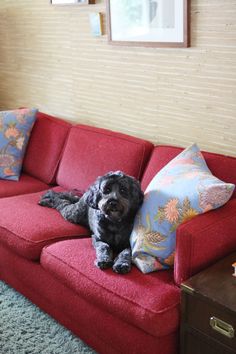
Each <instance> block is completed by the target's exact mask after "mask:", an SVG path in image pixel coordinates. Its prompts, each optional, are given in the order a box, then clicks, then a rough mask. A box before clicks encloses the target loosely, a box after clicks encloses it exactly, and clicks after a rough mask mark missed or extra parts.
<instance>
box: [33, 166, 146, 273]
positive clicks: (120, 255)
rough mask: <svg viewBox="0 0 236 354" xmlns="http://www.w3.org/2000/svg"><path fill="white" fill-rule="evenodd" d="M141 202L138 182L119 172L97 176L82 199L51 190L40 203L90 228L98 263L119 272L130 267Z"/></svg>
mask: <svg viewBox="0 0 236 354" xmlns="http://www.w3.org/2000/svg"><path fill="white" fill-rule="evenodd" d="M142 202H143V192H142V191H141V188H140V184H139V182H138V181H137V180H136V179H135V178H133V177H130V176H127V175H125V174H124V173H122V172H121V171H116V172H109V173H107V174H106V175H104V176H102V177H98V179H97V180H96V181H95V183H94V184H93V185H91V187H90V188H89V189H88V190H87V192H85V193H84V194H83V196H82V197H81V198H79V197H78V196H76V195H74V194H73V193H60V192H59V193H58V192H54V191H52V190H49V191H48V192H46V194H44V195H43V196H42V197H41V200H40V201H39V204H40V205H42V206H46V207H49V208H54V209H57V210H58V211H59V212H60V213H61V215H62V216H63V217H64V219H66V220H68V221H70V222H72V223H75V224H80V225H83V226H86V227H89V228H90V230H91V232H92V241H93V246H94V248H95V251H96V260H95V264H96V266H97V267H99V268H100V269H106V268H109V267H112V268H113V270H114V271H115V272H116V273H121V274H124V273H128V272H129V271H130V269H131V250H130V243H129V237H130V234H131V231H132V227H133V221H134V217H135V214H136V212H137V210H138V208H139V206H140V205H141V204H142ZM113 253H114V254H113ZM114 255H115V256H116V257H115V259H113V257H114Z"/></svg>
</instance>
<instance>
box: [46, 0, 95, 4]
mask: <svg viewBox="0 0 236 354" xmlns="http://www.w3.org/2000/svg"><path fill="white" fill-rule="evenodd" d="M51 4H52V5H67V4H78V5H90V4H95V0H51Z"/></svg>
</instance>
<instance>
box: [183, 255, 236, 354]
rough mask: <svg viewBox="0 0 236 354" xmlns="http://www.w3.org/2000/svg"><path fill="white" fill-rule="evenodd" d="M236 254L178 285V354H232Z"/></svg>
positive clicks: (235, 322) (235, 319) (235, 329)
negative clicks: (234, 264)
mask: <svg viewBox="0 0 236 354" xmlns="http://www.w3.org/2000/svg"><path fill="white" fill-rule="evenodd" d="M235 261H236V252H234V253H232V254H230V255H229V256H227V257H226V258H224V259H222V260H220V261H219V262H217V263H216V264H214V265H213V266H211V267H209V268H207V269H206V270H204V271H203V272H200V273H198V274H197V275H195V276H193V277H192V278H190V279H189V280H187V281H185V282H184V283H182V284H181V316H182V318H181V354H233V353H234V354H236V277H234V276H233V275H232V274H233V272H234V269H233V267H232V264H233V263H234V262H235Z"/></svg>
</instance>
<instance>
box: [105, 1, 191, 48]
mask: <svg viewBox="0 0 236 354" xmlns="http://www.w3.org/2000/svg"><path fill="white" fill-rule="evenodd" d="M189 8H190V0H107V13H108V39H109V42H111V43H112V44H119V45H133V46H150V47H188V46H189Z"/></svg>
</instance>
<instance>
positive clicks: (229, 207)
mask: <svg viewBox="0 0 236 354" xmlns="http://www.w3.org/2000/svg"><path fill="white" fill-rule="evenodd" d="M235 232H236V198H234V199H231V200H230V201H229V202H228V203H227V204H225V205H224V206H223V207H221V208H219V209H216V210H213V211H210V212H208V213H205V214H202V215H198V216H197V217H196V218H193V219H192V220H190V221H188V222H186V223H184V224H182V225H180V226H179V227H178V229H177V234H176V255H175V264H174V277H175V281H176V283H177V284H181V282H182V281H184V280H186V279H188V278H189V277H190V276H192V275H194V274H195V273H197V272H199V271H200V270H202V269H204V268H206V267H207V266H209V265H210V264H212V263H214V262H216V261H217V260H218V259H220V258H222V257H224V256H226V255H227V254H229V253H230V252H231V251H233V250H235V249H236V236H235Z"/></svg>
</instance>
